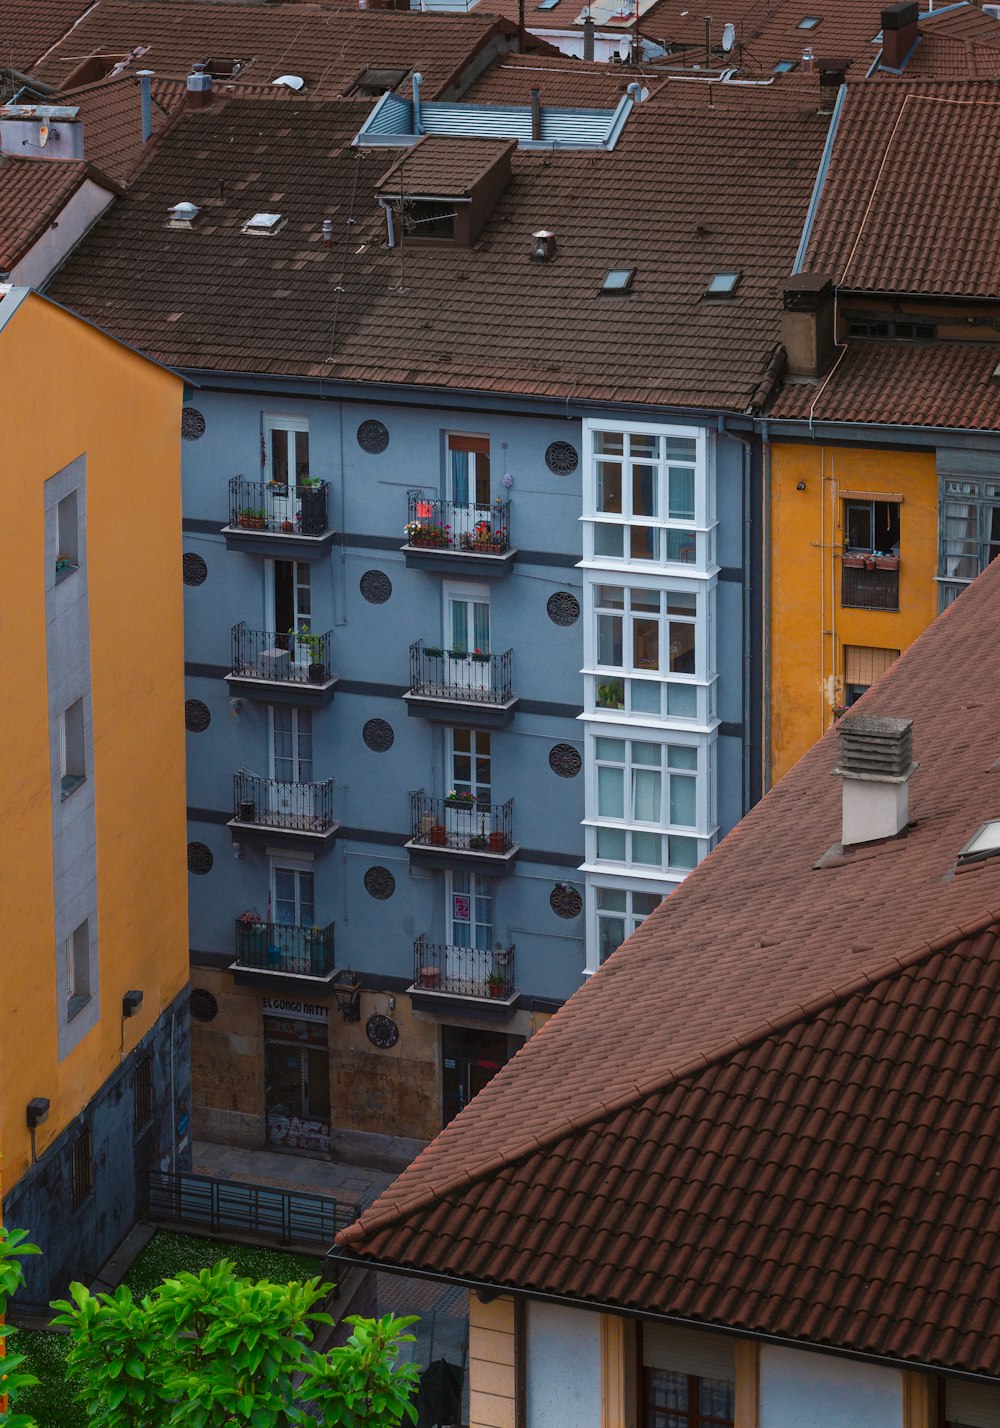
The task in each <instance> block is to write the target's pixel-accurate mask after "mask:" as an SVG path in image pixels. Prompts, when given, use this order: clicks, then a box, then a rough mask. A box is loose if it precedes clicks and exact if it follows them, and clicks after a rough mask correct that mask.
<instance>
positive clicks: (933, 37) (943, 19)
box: [903, 5, 1000, 79]
mask: <svg viewBox="0 0 1000 1428" xmlns="http://www.w3.org/2000/svg"><path fill="white" fill-rule="evenodd" d="M998 73H1000V22H998V21H996V20H994V18H993V16H992V15H987V14H986V13H985V12H984V11H983V10H980V9H978V8H977V7H976V6H975V5H954V6H948V7H946V8H945V9H944V10H935V11H933V12H932V13H931V14H929V15H922V16H921V18H920V43H919V45H918V46H917V48H916V50H915V51H914V53H913V55H912V56H911V57H910V59H909V61H908V62H907V65H906V68H905V70H904V71H903V78H904V79H988V78H990V77H991V76H992V75H995V74H998Z"/></svg>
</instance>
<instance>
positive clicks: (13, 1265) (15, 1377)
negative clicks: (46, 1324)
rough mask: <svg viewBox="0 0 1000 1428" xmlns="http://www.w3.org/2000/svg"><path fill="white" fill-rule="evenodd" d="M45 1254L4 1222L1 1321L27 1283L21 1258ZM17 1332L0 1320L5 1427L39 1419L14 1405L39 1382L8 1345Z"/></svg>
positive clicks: (1, 1421)
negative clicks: (26, 1371)
mask: <svg viewBox="0 0 1000 1428" xmlns="http://www.w3.org/2000/svg"><path fill="white" fill-rule="evenodd" d="M29 1254H41V1250H40V1249H39V1248H38V1246H37V1245H31V1244H29V1243H28V1235H27V1231H25V1230H5V1229H4V1227H3V1226H2V1225H0V1321H2V1318H3V1315H4V1314H6V1312H7V1301H8V1299H9V1298H10V1296H11V1295H12V1294H13V1293H14V1291H15V1290H16V1289H20V1287H21V1285H22V1284H23V1283H24V1270H23V1269H22V1268H21V1260H22V1259H23V1258H24V1256H25V1255H29ZM16 1333H17V1330H16V1329H11V1328H9V1327H8V1326H7V1325H6V1324H4V1323H2V1322H0V1395H6V1397H3V1396H0V1425H2V1428H36V1424H35V1420H34V1419H33V1418H29V1417H28V1415H27V1414H26V1413H18V1412H17V1410H16V1409H15V1408H14V1403H15V1401H16V1399H17V1395H18V1393H19V1392H20V1390H21V1389H22V1388H28V1387H29V1385H31V1384H33V1383H37V1382H38V1380H37V1378H35V1377H34V1375H33V1374H30V1373H25V1372H24V1370H23V1369H22V1367H21V1365H22V1364H23V1363H24V1355H23V1354H17V1353H11V1352H10V1350H9V1348H8V1344H9V1343H10V1340H11V1339H12V1338H13V1337H14V1335H15V1334H16Z"/></svg>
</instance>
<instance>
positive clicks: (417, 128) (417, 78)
mask: <svg viewBox="0 0 1000 1428" xmlns="http://www.w3.org/2000/svg"><path fill="white" fill-rule="evenodd" d="M423 82H424V77H423V75H422V74H415V75H414V76H413V132H414V134H422V133H423V132H424V126H423V122H422V120H421V114H420V86H421V85H422V84H423Z"/></svg>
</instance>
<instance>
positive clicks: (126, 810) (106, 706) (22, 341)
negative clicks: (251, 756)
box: [0, 288, 190, 1302]
mask: <svg viewBox="0 0 1000 1428" xmlns="http://www.w3.org/2000/svg"><path fill="white" fill-rule="evenodd" d="M2 291H3V290H2V289H0V293H2ZM0 371H2V373H3V392H4V419H3V421H4V431H3V464H4V474H5V478H6V481H5V484H6V494H7V512H6V519H5V520H4V521H3V522H0V568H2V569H3V571H4V574H5V582H4V585H5V599H4V608H3V615H2V617H0V648H2V667H3V671H4V674H3V692H2V695H0V721H2V730H0V733H2V744H0V747H2V756H0V808H2V810H3V813H2V819H0V854H2V857H0V868H2V870H3V871H2V873H0V878H2V882H3V896H2V899H0V902H2V906H3V909H4V937H3V942H2V944H0V965H2V986H3V1000H2V1005H0V1155H2V1160H0V1174H2V1184H3V1190H4V1195H5V1200H4V1219H5V1221H6V1223H8V1224H17V1225H21V1226H23V1227H24V1228H26V1229H27V1230H28V1231H29V1232H30V1233H31V1236H32V1238H33V1239H34V1240H35V1241H36V1242H37V1243H38V1244H39V1245H40V1246H41V1248H42V1251H43V1256H42V1258H41V1259H38V1260H36V1261H32V1262H29V1265H28V1273H29V1276H30V1278H29V1283H28V1286H27V1288H26V1291H25V1297H26V1298H27V1299H29V1300H32V1301H38V1302H45V1300H46V1299H47V1298H48V1297H49V1295H50V1294H51V1293H53V1292H57V1291H61V1289H62V1288H64V1287H65V1283H66V1281H67V1280H68V1278H70V1277H76V1278H82V1279H87V1278H88V1277H90V1276H91V1275H93V1274H95V1273H96V1272H97V1270H98V1269H99V1268H100V1267H101V1264H102V1263H103V1260H104V1258H105V1257H106V1256H107V1254H109V1253H110V1252H111V1251H112V1250H113V1249H114V1247H115V1245H116V1244H117V1243H118V1241H119V1240H120V1239H121V1238H122V1236H123V1235H124V1234H125V1233H127V1232H128V1230H129V1229H130V1228H131V1225H132V1223H133V1222H134V1219H135V1215H136V1211H137V1206H138V1204H139V1203H140V1201H141V1195H142V1184H143V1180H144V1177H145V1174H146V1170H147V1168H148V1167H150V1166H152V1165H156V1166H158V1167H160V1168H171V1167H172V1168H175V1169H179V1168H182V1167H183V1166H184V1164H185V1157H186V1156H187V1157H189V1154H190V1152H189V1150H188V1146H187V1137H188V1134H189V1133H188V1130H187V1125H186V1120H187V1116H188V1114H189V1106H190V1072H189V1053H188V1030H187V1005H186V997H187V992H186V988H187V980H188V948H187V870H186V858H185V846H186V836H185V793H184V720H183V706H184V695H183V623H182V582H181V549H180V541H181V508H180V506H181V492H180V408H181V400H182V392H183V386H182V383H181V381H180V379H179V378H178V377H176V376H175V375H174V374H173V373H171V372H168V371H166V370H165V369H164V368H162V367H160V366H158V365H157V364H155V363H153V362H151V361H149V360H147V359H146V358H144V357H142V356H141V355H139V354H138V353H136V352H134V351H132V350H130V349H128V348H126V347H124V346H122V345H121V344H120V343H118V342H116V341H114V340H113V339H112V338H110V337H109V336H107V335H105V334H104V333H102V332H100V331H99V330H97V329H96V328H94V327H93V326H91V325H90V324H88V323H86V322H84V321H82V320H80V319H78V318H76V317H74V316H73V315H72V314H70V313H68V312H66V311H65V310H63V309H62V308H60V307H58V306H57V305H56V304H54V303H52V302H50V301H48V300H47V299H45V298H44V297H42V296H40V295H39V294H37V293H34V292H32V291H31V290H29V289H23V288H22V289H18V288H14V289H12V290H10V291H8V292H7V293H6V294H4V295H2V296H0Z"/></svg>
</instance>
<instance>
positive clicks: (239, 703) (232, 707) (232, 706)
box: [229, 699, 243, 718]
mask: <svg viewBox="0 0 1000 1428" xmlns="http://www.w3.org/2000/svg"><path fill="white" fill-rule="evenodd" d="M229 712H230V714H232V716H233V718H235V717H236V715H237V714H240V713H242V712H243V700H242V699H230V701H229Z"/></svg>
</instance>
